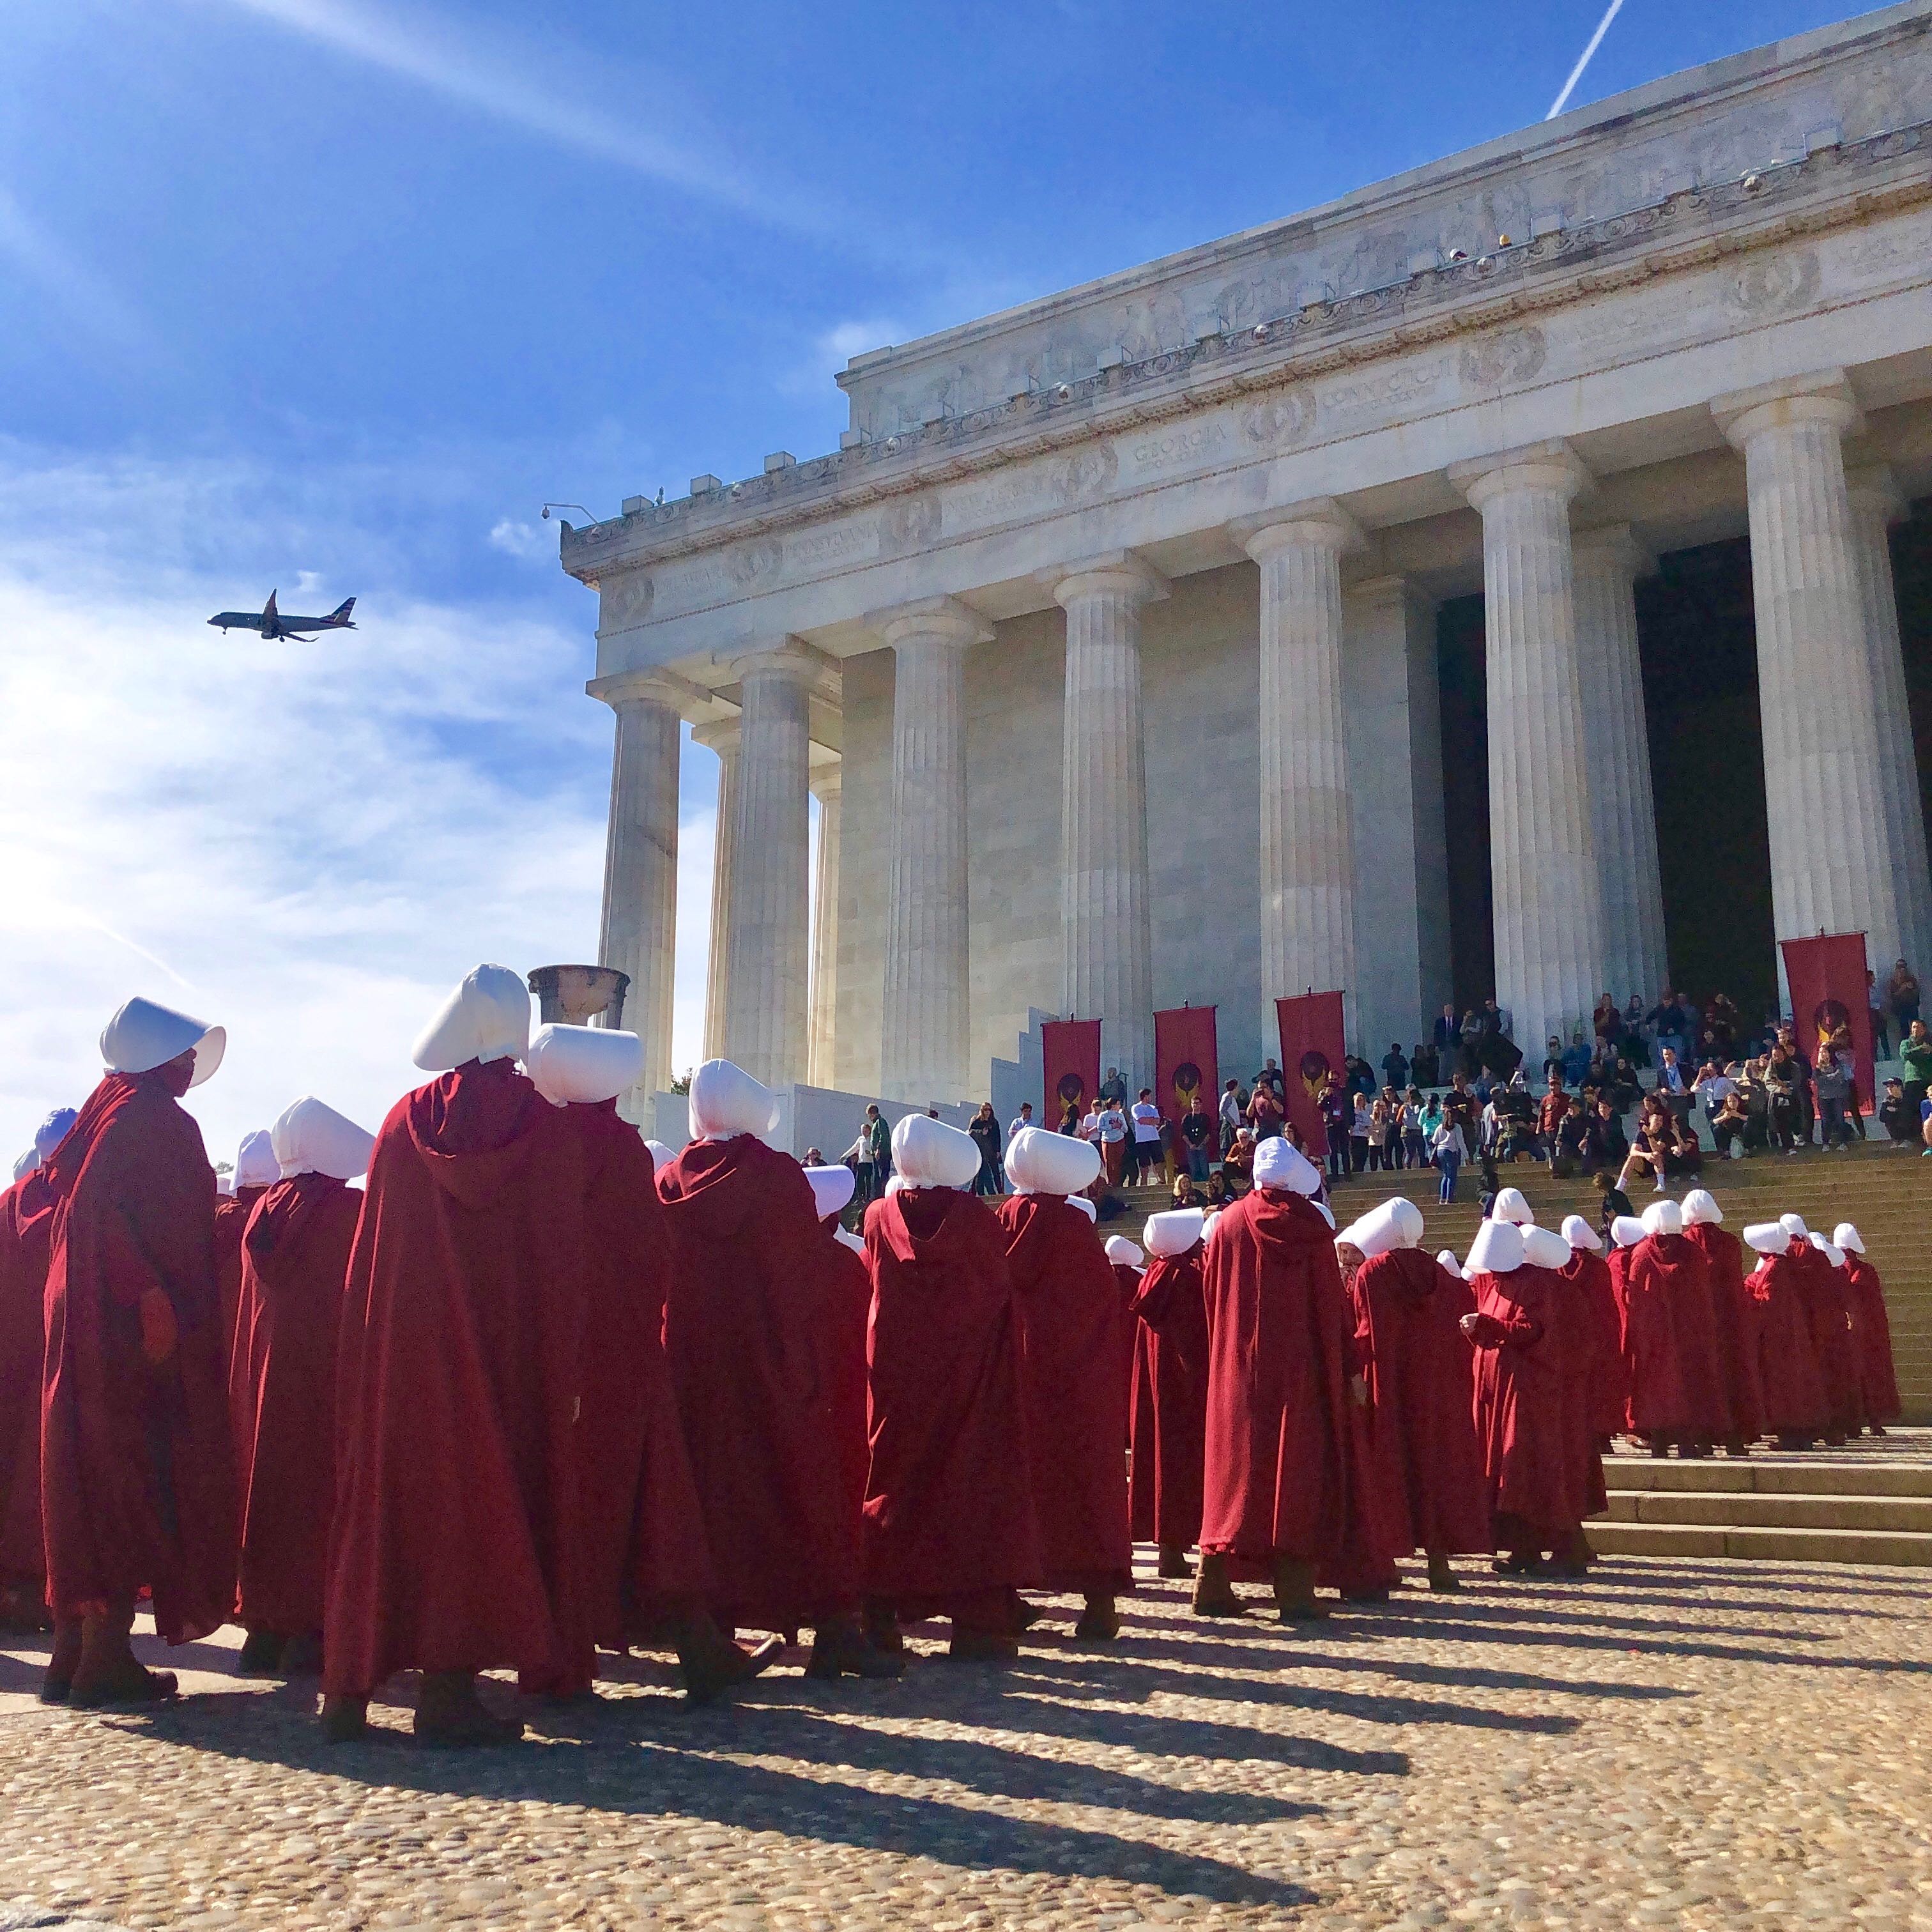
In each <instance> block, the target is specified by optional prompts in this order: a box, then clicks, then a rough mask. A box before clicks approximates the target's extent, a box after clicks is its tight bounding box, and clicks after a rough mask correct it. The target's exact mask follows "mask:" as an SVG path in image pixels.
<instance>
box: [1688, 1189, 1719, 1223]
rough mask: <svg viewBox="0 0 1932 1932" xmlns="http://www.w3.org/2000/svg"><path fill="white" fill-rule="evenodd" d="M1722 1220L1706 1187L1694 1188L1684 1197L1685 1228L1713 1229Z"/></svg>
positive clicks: (1716, 1205)
mask: <svg viewBox="0 0 1932 1932" xmlns="http://www.w3.org/2000/svg"><path fill="white" fill-rule="evenodd" d="M1721 1220H1724V1210H1723V1209H1722V1208H1720V1207H1719V1206H1718V1204H1717V1202H1716V1200H1715V1199H1714V1198H1713V1196H1712V1193H1711V1190H1709V1188H1708V1187H1694V1188H1692V1189H1691V1192H1690V1193H1688V1194H1687V1195H1685V1197H1684V1225H1685V1227H1687V1228H1715V1226H1717V1225H1718V1223H1719V1222H1721Z"/></svg>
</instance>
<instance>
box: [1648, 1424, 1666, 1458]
mask: <svg viewBox="0 0 1932 1932" xmlns="http://www.w3.org/2000/svg"><path fill="white" fill-rule="evenodd" d="M1646 1442H1648V1443H1649V1447H1650V1453H1651V1454H1652V1455H1653V1456H1655V1457H1658V1459H1659V1460H1662V1459H1663V1458H1664V1457H1666V1456H1668V1455H1669V1454H1670V1437H1669V1436H1666V1435H1665V1434H1664V1432H1663V1431H1662V1430H1658V1429H1654V1430H1652V1431H1651V1433H1650V1434H1649V1436H1647V1437H1646Z"/></svg>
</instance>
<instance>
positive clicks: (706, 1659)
mask: <svg viewBox="0 0 1932 1932" xmlns="http://www.w3.org/2000/svg"><path fill="white" fill-rule="evenodd" d="M784 1647H785V1646H784V1638H783V1637H779V1636H778V1635H776V1634H772V1635H770V1636H768V1637H766V1638H764V1639H763V1641H762V1642H760V1643H757V1644H754V1646H752V1647H751V1649H749V1650H745V1649H742V1647H741V1646H739V1645H738V1644H736V1643H733V1641H732V1640H731V1639H730V1638H729V1637H727V1636H726V1635H725V1634H724V1632H723V1631H721V1630H720V1629H719V1628H718V1626H717V1625H716V1624H715V1623H714V1622H712V1620H711V1617H710V1615H709V1613H708V1612H706V1611H703V1610H700V1611H699V1612H698V1613H697V1616H694V1617H693V1618H692V1619H691V1621H690V1622H689V1623H688V1624H687V1625H685V1626H684V1627H683V1628H682V1629H681V1630H679V1631H678V1633H677V1637H676V1650H677V1664H678V1668H679V1670H680V1671H682V1673H683V1675H684V1694H685V1698H686V1700H688V1702H690V1703H693V1704H709V1703H712V1702H713V1701H714V1700H716V1699H718V1698H719V1697H723V1696H724V1694H725V1693H726V1692H727V1691H731V1690H735V1689H736V1688H737V1686H738V1685H740V1684H748V1683H749V1682H751V1679H753V1678H754V1677H757V1676H762V1675H763V1673H765V1672H766V1671H767V1670H769V1669H770V1668H771V1667H772V1665H773V1664H775V1663H776V1662H777V1661H778V1658H779V1657H780V1656H781V1655H782V1654H783V1652H784Z"/></svg>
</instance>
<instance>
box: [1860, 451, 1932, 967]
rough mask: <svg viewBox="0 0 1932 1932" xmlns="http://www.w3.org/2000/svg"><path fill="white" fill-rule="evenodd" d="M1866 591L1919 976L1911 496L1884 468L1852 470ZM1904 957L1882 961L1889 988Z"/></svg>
mask: <svg viewBox="0 0 1932 1932" xmlns="http://www.w3.org/2000/svg"><path fill="white" fill-rule="evenodd" d="M1845 481H1846V487H1848V489H1849V491H1850V493H1851V499H1852V533H1853V535H1854V537H1855V556H1856V558H1857V561H1858V590H1859V598H1860V601H1861V603H1862V604H1864V612H1865V646H1866V649H1867V651H1868V652H1870V657H1871V676H1872V695H1873V700H1874V703H1875V707H1876V718H1877V722H1878V734H1879V784H1880V787H1881V790H1882V802H1883V805H1884V808H1885V831H1886V836H1887V838H1888V839H1889V841H1891V849H1892V852H1893V854H1894V865H1895V866H1896V868H1897V872H1896V886H1895V889H1896V891H1897V897H1898V923H1899V931H1900V949H1901V950H1902V951H1903V954H1904V956H1905V958H1906V959H1908V960H1909V961H1910V962H1911V964H1912V971H1914V972H1915V973H1920V974H1923V973H1924V972H1927V971H1932V880H1928V879H1927V871H1926V853H1925V808H1924V802H1923V794H1922V793H1921V790H1920V789H1919V784H1918V751H1917V748H1915V745H1913V743H1912V706H1911V703H1910V700H1909V699H1908V698H1907V697H1906V688H1905V658H1904V656H1903V652H1902V650H1901V649H1900V638H1899V631H1898V593H1897V590H1896V589H1894V586H1893V584H1892V580H1891V538H1890V537H1889V536H1888V535H1887V534H1886V532H1888V530H1889V529H1890V528H1891V526H1892V525H1893V524H1894V523H1899V522H1901V521H1903V519H1904V517H1905V514H1906V502H1905V496H1904V493H1903V491H1902V490H1900V488H1899V487H1898V485H1897V483H1896V482H1895V481H1894V480H1893V478H1892V474H1891V471H1890V470H1889V469H1887V468H1886V467H1885V466H1884V465H1883V464H1882V463H1867V464H1865V465H1864V466H1862V467H1861V468H1858V469H1853V470H1851V471H1849V472H1847V474H1846V478H1845ZM1898 957H1899V954H1898V953H1893V954H1891V956H1890V957H1889V958H1886V959H1879V958H1876V957H1874V958H1873V959H1872V961H1871V962H1870V964H1871V968H1872V971H1873V972H1875V973H1876V974H1877V975H1878V977H1879V983H1880V985H1881V986H1882V984H1883V983H1884V982H1885V980H1886V979H1887V978H1888V977H1889V975H1890V974H1891V967H1892V963H1893V962H1894V960H1896V959H1897V958H1898Z"/></svg>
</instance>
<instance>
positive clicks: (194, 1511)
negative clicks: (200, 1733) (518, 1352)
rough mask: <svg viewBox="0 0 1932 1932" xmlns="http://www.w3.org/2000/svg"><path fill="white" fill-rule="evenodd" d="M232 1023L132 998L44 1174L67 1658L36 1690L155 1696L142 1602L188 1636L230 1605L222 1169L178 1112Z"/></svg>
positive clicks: (47, 1426) (47, 1498)
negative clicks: (219, 1207) (219, 1205)
mask: <svg viewBox="0 0 1932 1932" xmlns="http://www.w3.org/2000/svg"><path fill="white" fill-rule="evenodd" d="M226 1044H227V1037H226V1034H224V1033H223V1031H222V1029H221V1028H219V1027H211V1026H208V1025H205V1023H204V1022H202V1021H200V1020H197V1019H192V1018H190V1016H188V1015H187V1014H185V1013H176V1012H175V1011H173V1010H172V1009H170V1008H169V1007H162V1006H158V1005H156V1004H153V1003H152V1002H151V1001H146V1000H141V999H133V1000H130V1001H128V1002H127V1004H126V1005H125V1006H124V1007H122V1008H121V1010H120V1011H119V1012H118V1013H116V1014H115V1016H114V1017H113V1019H111V1020H110V1021H109V1022H108V1023H107V1028H106V1030H105V1031H104V1032H103V1033H102V1034H101V1058H102V1060H103V1061H104V1063H105V1064H106V1067H107V1073H106V1074H105V1076H104V1077H103V1079H102V1080H101V1084H100V1085H99V1086H98V1087H97V1088H95V1090H94V1091H93V1093H92V1094H91V1095H89V1097H88V1101H87V1104H86V1106H84V1107H83V1108H82V1109H81V1110H80V1115H79V1117H78V1118H77V1119H76V1121H75V1122H74V1126H73V1128H72V1129H71V1131H70V1132H69V1133H68V1136H67V1138H66V1139H65V1140H64V1141H62V1143H61V1145H59V1147H58V1148H56V1149H55V1151H54V1154H53V1157H52V1160H49V1162H48V1163H47V1164H46V1170H45V1172H46V1181H47V1185H48V1187H49V1191H50V1192H51V1193H52V1196H53V1199H54V1214H53V1226H52V1244H51V1252H50V1254H49V1260H48V1264H47V1287H46V1363H45V1367H44V1370H43V1382H42V1397H41V1406H40V1520H41V1527H42V1529H43V1532H44V1535H45V1536H46V1559H47V1598H48V1602H49V1605H50V1607H51V1608H52V1611H53V1616H54V1646H53V1655H52V1659H51V1660H50V1661H49V1664H48V1666H47V1678H46V1685H45V1687H44V1688H43V1691H42V1693H41V1695H42V1697H43V1698H45V1699H46V1700H47V1701H49V1702H50V1703H58V1702H61V1701H62V1700H67V1701H71V1702H72V1703H76V1704H80V1705H95V1704H108V1703H136V1704H139V1703H154V1702H156V1701H157V1700H160V1699H163V1698H166V1697H172V1695H173V1694H174V1691H175V1679H174V1676H173V1673H171V1672H169V1671H151V1670H144V1669H143V1668H142V1667H141V1665H140V1664H138V1663H137V1662H136V1661H135V1658H134V1653H133V1649H132V1648H131V1646H130V1643H129V1641H128V1637H129V1633H130V1631H131V1630H132V1628H133V1621H134V1602H135V1599H136V1597H138V1596H139V1594H140V1592H142V1590H143V1589H146V1590H148V1591H149V1592H151V1595H152V1596H153V1599H154V1628H155V1629H156V1630H157V1631H158V1632H159V1633H160V1635H161V1636H162V1637H163V1638H165V1639H166V1640H167V1641H168V1642H169V1643H175V1644H179V1643H192V1642H193V1640H195V1639H196V1638H198V1637H205V1636H206V1635H207V1634H208V1633H209V1632H210V1631H214V1630H217V1629H219V1628H220V1626H221V1625H223V1624H224V1623H225V1622H227V1620H228V1618H229V1613H231V1612H232V1611H233V1609H234V1607H235V1559H236V1520H235V1471H234V1465H233V1460H232V1452H231V1451H230V1448H229V1439H228V1414H227V1402H226V1390H225V1388H224V1387H223V1382H222V1358H221V1349H220V1337H219V1335H218V1334H217V1310H218V1307H219V1295H218V1289H217V1280H216V1275H215V1267H214V1171H213V1169H211V1168H210V1167H209V1166H208V1154H207V1150H206V1149H205V1148H204V1147H203V1146H202V1139H201V1130H200V1128H199V1127H197V1126H196V1124H195V1121H194V1117H193V1115H191V1114H190V1113H188V1112H186V1111H185V1110H184V1109H183V1108H182V1107H181V1106H180V1104H179V1103H180V1100H181V1096H182V1095H183V1094H185V1093H186V1092H187V1090H188V1089H189V1088H190V1087H192V1086H198V1085H199V1084H200V1083H201V1082H202V1081H204V1080H205V1079H208V1077H209V1076H211V1074H212V1073H214V1070H215V1069H216V1068H217V1067H219V1066H220V1064H221V1055H222V1053H223V1049H225V1047H226Z"/></svg>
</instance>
